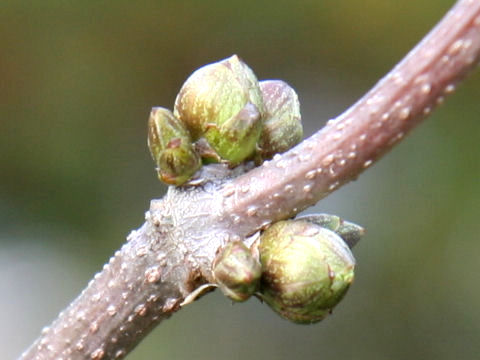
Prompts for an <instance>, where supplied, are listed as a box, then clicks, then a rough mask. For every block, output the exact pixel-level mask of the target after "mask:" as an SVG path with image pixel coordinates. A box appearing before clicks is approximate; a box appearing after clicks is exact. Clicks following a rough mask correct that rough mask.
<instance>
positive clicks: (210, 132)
mask: <svg viewBox="0 0 480 360" xmlns="http://www.w3.org/2000/svg"><path fill="white" fill-rule="evenodd" d="M263 109H264V107H263V100H262V94H261V92H260V87H259V85H258V81H257V78H256V77H255V74H254V73H253V71H252V70H251V69H250V68H249V67H248V66H247V65H246V64H245V63H244V62H243V61H241V60H240V58H239V57H238V56H236V55H234V56H232V57H230V58H228V59H225V60H222V61H220V62H216V63H213V64H209V65H205V66H203V67H201V68H200V69H198V70H196V71H195V72H194V73H193V74H192V75H191V76H190V77H189V78H188V79H187V81H186V82H185V83H184V84H183V86H182V88H181V89H180V92H179V93H178V95H177V98H176V100H175V108H174V114H175V116H177V117H178V118H179V119H180V120H181V121H182V122H183V123H184V124H185V125H186V127H187V128H188V130H189V131H190V133H191V134H192V136H193V139H194V140H197V139H198V138H200V137H205V139H206V140H207V141H208V143H209V144H210V146H211V147H212V148H213V149H214V150H215V151H216V152H217V154H218V155H219V156H220V157H221V158H222V159H224V160H227V161H229V162H230V163H231V164H233V165H236V164H238V163H240V162H242V161H243V160H245V159H247V158H248V157H250V156H251V155H252V154H253V153H254V151H255V149H256V145H257V141H258V139H259V137H260V132H261V130H262V117H263V111H264V110H263Z"/></svg>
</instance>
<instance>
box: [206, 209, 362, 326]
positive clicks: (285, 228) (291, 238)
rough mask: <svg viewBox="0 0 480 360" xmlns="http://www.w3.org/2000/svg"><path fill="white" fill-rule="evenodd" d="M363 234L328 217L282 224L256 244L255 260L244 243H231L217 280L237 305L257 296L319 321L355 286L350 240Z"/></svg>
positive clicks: (290, 315)
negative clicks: (353, 284) (348, 242)
mask: <svg viewBox="0 0 480 360" xmlns="http://www.w3.org/2000/svg"><path fill="white" fill-rule="evenodd" d="M322 225H325V227H324V226H322ZM363 232H364V230H363V228H361V227H360V226H358V225H355V224H353V223H350V222H346V221H343V220H342V219H340V218H339V217H338V216H334V215H327V214H319V215H309V216H308V217H305V218H303V219H296V220H286V221H279V222H277V223H275V224H273V225H271V226H270V227H269V228H267V229H266V230H265V231H264V232H263V233H262V234H261V235H260V237H259V239H258V240H257V241H256V243H255V244H254V246H252V248H255V250H256V251H255V254H256V255H255V256H254V255H253V253H254V252H253V251H252V250H251V249H248V248H247V247H246V246H245V245H244V244H243V243H242V242H232V243H229V244H227V245H226V246H225V247H224V248H223V249H222V251H221V252H220V254H219V255H218V256H217V259H216V261H215V262H214V265H213V276H214V278H215V280H216V282H217V285H218V287H219V288H220V289H221V290H222V292H223V293H224V294H225V295H226V296H228V297H229V298H231V299H232V300H234V301H245V300H247V299H248V298H249V297H250V296H252V295H255V296H256V297H258V298H259V299H261V300H262V301H264V302H265V303H266V304H267V305H269V306H270V307H271V308H272V309H273V310H274V311H275V312H276V313H278V314H279V315H280V316H282V317H283V318H285V319H287V320H290V321H292V322H295V323H299V324H311V323H315V322H318V321H320V320H322V319H323V318H325V317H326V316H327V315H328V314H329V313H331V311H332V309H333V308H334V307H335V305H337V304H338V303H339V302H340V300H341V299H342V298H343V297H344V295H345V294H346V292H347V290H348V288H349V287H350V285H351V283H352V282H353V278H354V268H355V259H354V257H353V254H352V252H351V251H350V248H349V247H348V245H347V244H346V243H345V242H344V239H348V240H349V241H351V243H352V244H354V243H356V242H357V241H358V240H359V239H360V237H361V236H362V235H363Z"/></svg>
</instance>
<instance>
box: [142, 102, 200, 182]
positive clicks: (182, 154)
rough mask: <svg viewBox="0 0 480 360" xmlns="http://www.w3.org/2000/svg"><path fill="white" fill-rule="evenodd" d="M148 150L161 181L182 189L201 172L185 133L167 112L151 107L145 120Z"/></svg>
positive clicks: (183, 128) (168, 111)
mask: <svg viewBox="0 0 480 360" xmlns="http://www.w3.org/2000/svg"><path fill="white" fill-rule="evenodd" d="M148 147H149V149H150V153H151V154H152V157H153V160H155V163H156V164H157V172H158V177H159V179H160V180H162V181H163V182H165V183H167V184H173V185H182V184H184V183H185V182H186V181H188V180H189V179H190V178H191V177H192V176H193V174H195V172H196V171H197V170H198V169H199V168H200V166H201V161H200V158H199V156H198V155H197V154H196V153H195V151H194V150H193V147H192V141H191V138H190V135H189V133H188V131H187V129H186V128H185V127H184V126H183V124H182V123H181V122H180V120H178V119H177V118H175V116H173V114H172V112H171V111H170V110H168V109H164V108H161V107H154V108H152V111H151V113H150V118H149V119H148Z"/></svg>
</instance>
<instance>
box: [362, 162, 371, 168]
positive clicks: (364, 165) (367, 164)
mask: <svg viewBox="0 0 480 360" xmlns="http://www.w3.org/2000/svg"><path fill="white" fill-rule="evenodd" d="M372 163H373V160H367V161H365V162H364V163H363V167H364V168H365V169H366V168H368V167H369V166H370V165H372Z"/></svg>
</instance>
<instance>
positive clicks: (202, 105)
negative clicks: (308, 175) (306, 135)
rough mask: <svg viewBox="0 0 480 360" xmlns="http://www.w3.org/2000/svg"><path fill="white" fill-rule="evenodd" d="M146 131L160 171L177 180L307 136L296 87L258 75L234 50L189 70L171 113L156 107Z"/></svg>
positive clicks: (264, 155)
mask: <svg viewBox="0 0 480 360" xmlns="http://www.w3.org/2000/svg"><path fill="white" fill-rule="evenodd" d="M159 109H161V111H159ZM152 117H153V118H154V119H153V120H152ZM162 122H166V123H167V124H162ZM148 132H149V136H148V146H149V148H150V153H151V154H152V157H153V159H154V161H155V162H156V165H157V171H158V176H159V178H160V180H162V181H164V182H165V183H167V184H173V185H182V184H184V183H186V182H187V181H188V180H190V179H191V178H192V177H193V175H194V174H195V172H196V171H197V170H198V169H199V168H200V167H201V165H202V164H203V163H210V162H226V163H228V164H229V165H230V166H236V165H238V164H240V163H242V162H244V161H248V160H251V159H255V161H256V162H257V163H261V162H262V161H263V160H265V159H269V158H272V157H273V155H275V154H276V153H282V152H284V151H287V150H288V149H290V148H291V147H293V146H295V145H296V144H298V143H299V142H300V141H301V140H302V137H303V129H302V124H301V116H300V103H299V101H298V97H297V94H296V93H295V91H294V90H293V89H292V88H291V87H290V86H289V85H288V84H287V83H285V82H283V81H281V80H266V81H258V80H257V78H256V76H255V74H254V73H253V71H252V70H251V69H250V68H249V67H248V66H247V65H246V64H245V63H244V62H243V61H242V60H241V59H240V58H239V57H238V56H236V55H233V56H231V57H230V58H228V59H225V60H222V61H219V62H216V63H213V64H209V65H205V66H203V67H201V68H200V69H198V70H196V71H195V72H194V73H193V74H192V75H190V77H189V78H188V79H187V80H186V81H185V83H184V84H183V86H182V87H181V89H180V91H179V93H178V95H177V97H176V100H175V105H174V109H173V113H172V112H170V111H169V110H167V109H162V108H153V109H152V114H151V116H150V120H149V127H148Z"/></svg>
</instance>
